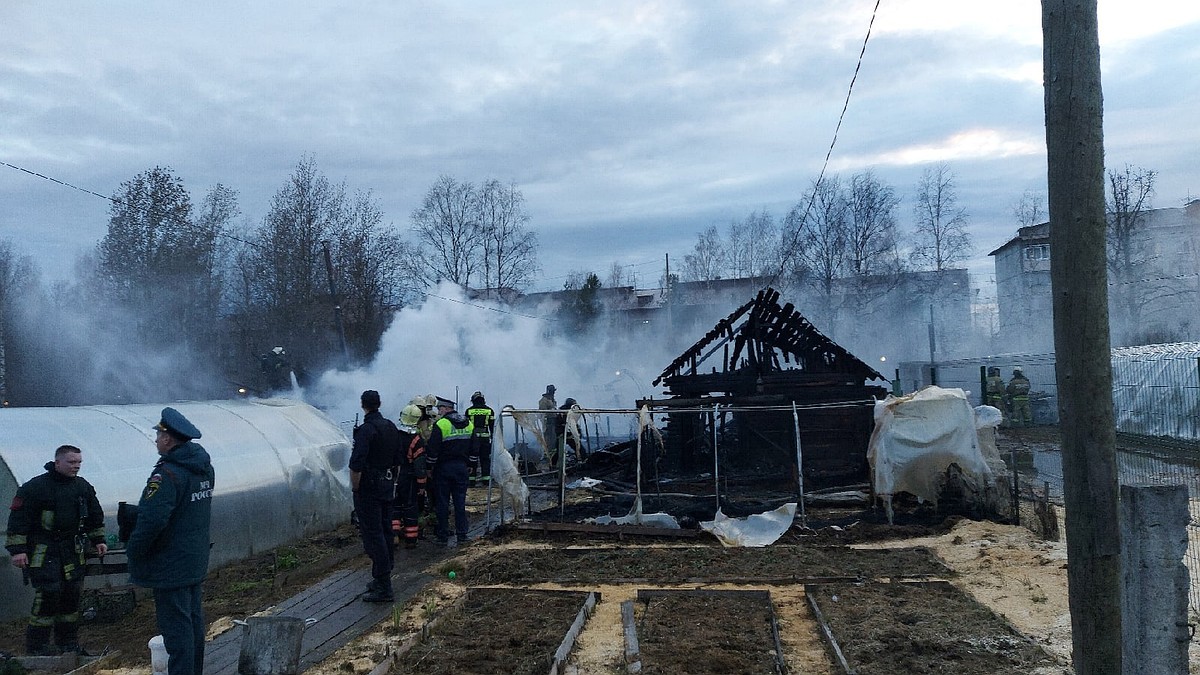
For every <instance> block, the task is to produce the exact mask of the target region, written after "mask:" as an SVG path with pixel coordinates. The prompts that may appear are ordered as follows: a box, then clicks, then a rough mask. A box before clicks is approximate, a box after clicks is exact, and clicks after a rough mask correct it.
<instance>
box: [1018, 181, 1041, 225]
mask: <svg viewBox="0 0 1200 675" xmlns="http://www.w3.org/2000/svg"><path fill="white" fill-rule="evenodd" d="M1012 213H1013V219H1014V220H1016V221H1017V225H1018V226H1019V227H1030V226H1033V225H1038V224H1040V223H1044V222H1045V219H1046V197H1045V195H1042V194H1041V193H1039V192H1034V191H1033V190H1026V191H1025V192H1023V193H1022V194H1021V198H1020V199H1019V200H1017V201H1016V202H1014V203H1013V205H1012Z"/></svg>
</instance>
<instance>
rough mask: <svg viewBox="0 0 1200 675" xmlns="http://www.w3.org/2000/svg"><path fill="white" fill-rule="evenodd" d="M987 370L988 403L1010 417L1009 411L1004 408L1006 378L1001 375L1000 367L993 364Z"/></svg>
mask: <svg viewBox="0 0 1200 675" xmlns="http://www.w3.org/2000/svg"><path fill="white" fill-rule="evenodd" d="M987 372H988V376H987V380H986V382H987V404H988V405H990V406H992V407H993V408H996V409H997V410H999V411H1000V412H1002V413H1004V416H1005V417H1008V411H1007V410H1005V409H1004V378H1002V377H1000V369H999V368H997V367H996V366H991V367H990V368H988V371H987Z"/></svg>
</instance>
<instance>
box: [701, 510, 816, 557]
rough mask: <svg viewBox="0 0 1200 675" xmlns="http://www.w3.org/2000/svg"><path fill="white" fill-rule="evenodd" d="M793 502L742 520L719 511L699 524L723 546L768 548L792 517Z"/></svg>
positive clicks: (790, 521)
mask: <svg viewBox="0 0 1200 675" xmlns="http://www.w3.org/2000/svg"><path fill="white" fill-rule="evenodd" d="M796 505H797V504H796V502H788V503H787V504H784V505H783V506H780V507H779V508H777V509H775V510H774V511H767V512H766V513H754V514H751V515H749V516H746V517H744V518H730V517H729V516H726V515H725V514H724V513H721V511H720V509H718V510H717V515H716V516H715V517H714V518H713V519H712V520H710V521H706V522H703V523H700V527H701V529H703V530H704V531H705V532H711V533H712V535H713V536H714V537H716V538H717V540H718V541H720V542H721V544H722V545H724V546H726V547H730V548H732V547H735V546H744V547H751V548H753V547H762V546H770V545H771V544H774V543H775V542H776V541H778V540H779V538H780V537H782V536H783V533H784V532H787V531H788V528H790V527H791V526H792V521H793V520H795V518H796Z"/></svg>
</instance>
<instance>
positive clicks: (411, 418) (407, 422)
mask: <svg viewBox="0 0 1200 675" xmlns="http://www.w3.org/2000/svg"><path fill="white" fill-rule="evenodd" d="M419 421H421V409H420V408H418V407H417V406H415V405H413V404H412V403H409V404H408V405H406V406H404V410H401V411H400V424H403V425H404V426H406V427H413V426H416V425H417V422H419Z"/></svg>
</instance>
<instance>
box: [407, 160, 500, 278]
mask: <svg viewBox="0 0 1200 675" xmlns="http://www.w3.org/2000/svg"><path fill="white" fill-rule="evenodd" d="M412 229H413V231H414V232H415V233H416V234H417V236H418V237H419V238H420V240H421V241H422V243H423V245H422V247H421V248H422V251H424V252H425V256H424V260H423V263H424V264H423V265H421V266H419V267H418V268H417V269H415V270H414V272H415V275H416V276H417V278H418V279H420V280H421V281H422V282H424V283H425V284H426V285H433V284H436V283H437V282H438V281H441V280H446V281H451V282H454V283H456V284H458V285H459V286H462V287H464V288H466V287H467V286H469V285H470V284H471V282H472V279H473V278H474V276H475V273H476V271H477V270H478V269H479V267H480V263H481V260H480V259H481V257H482V256H481V255H480V252H481V250H482V249H483V241H484V239H485V231H484V229H483V227H482V224H481V223H480V221H479V194H478V192H477V191H476V189H475V186H474V185H472V184H471V183H460V182H458V181H457V180H455V179H454V178H452V177H450V176H439V177H438V179H437V181H435V182H434V184H433V185H431V186H430V187H429V190H427V191H426V192H425V198H424V199H423V200H422V202H421V206H420V208H418V209H416V210H415V211H413V213H412Z"/></svg>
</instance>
